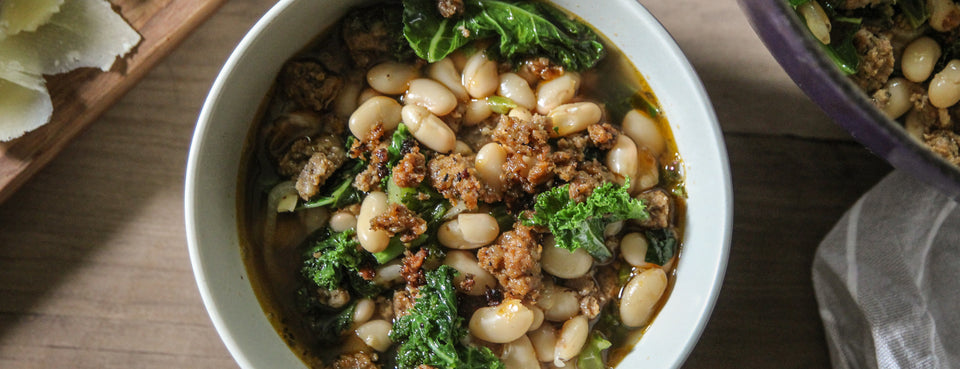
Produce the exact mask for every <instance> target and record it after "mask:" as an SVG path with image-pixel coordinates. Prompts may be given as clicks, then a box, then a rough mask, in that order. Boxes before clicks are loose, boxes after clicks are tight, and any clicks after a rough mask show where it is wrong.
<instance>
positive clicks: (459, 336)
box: [390, 265, 504, 369]
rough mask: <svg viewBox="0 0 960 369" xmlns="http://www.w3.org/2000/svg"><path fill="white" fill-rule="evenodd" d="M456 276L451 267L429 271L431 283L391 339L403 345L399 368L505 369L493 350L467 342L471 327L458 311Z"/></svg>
mask: <svg viewBox="0 0 960 369" xmlns="http://www.w3.org/2000/svg"><path fill="white" fill-rule="evenodd" d="M456 273H457V272H456V270H455V269H453V268H452V267H450V266H447V265H442V266H440V267H439V268H438V269H436V270H433V271H428V272H427V273H426V275H425V279H426V282H427V283H426V285H424V286H421V287H420V292H419V293H418V297H417V300H416V302H414V304H413V307H412V308H410V309H409V310H407V312H408V314H407V315H404V316H402V317H400V318H398V319H397V320H396V322H395V323H394V324H393V329H392V330H391V331H390V339H391V340H393V341H394V342H398V343H399V347H398V348H397V356H396V360H397V368H400V369H409V368H416V367H418V366H420V365H423V364H426V365H430V366H433V367H435V368H455V369H503V367H504V365H503V362H501V361H500V360H499V359H498V358H497V356H496V355H494V354H493V352H492V351H491V350H490V349H489V348H486V347H478V346H471V345H468V344H465V343H463V338H464V337H466V335H467V328H466V326H465V323H464V318H463V317H461V316H460V315H459V314H458V312H457V295H456V289H455V287H454V285H453V277H454V275H455V274H456Z"/></svg>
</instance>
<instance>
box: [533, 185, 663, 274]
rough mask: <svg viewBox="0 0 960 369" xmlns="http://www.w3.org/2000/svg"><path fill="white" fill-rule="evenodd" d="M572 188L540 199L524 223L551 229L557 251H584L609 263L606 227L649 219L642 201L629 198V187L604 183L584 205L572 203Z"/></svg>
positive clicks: (551, 193)
mask: <svg viewBox="0 0 960 369" xmlns="http://www.w3.org/2000/svg"><path fill="white" fill-rule="evenodd" d="M569 187H570V185H564V186H561V187H555V188H553V189H551V190H549V191H546V192H543V193H541V194H540V195H537V201H536V203H535V204H534V207H533V210H534V214H533V216H531V217H530V218H525V219H523V223H524V224H526V225H536V226H546V227H548V228H549V229H550V233H552V234H553V236H554V239H555V240H556V242H557V247H561V248H564V249H567V250H570V251H573V250H576V249H578V248H584V249H586V250H587V252H588V253H590V255H592V256H593V257H594V258H595V259H597V260H600V261H606V260H608V259H610V258H611V257H612V256H613V254H612V253H611V252H610V249H608V248H607V246H606V244H604V237H603V231H604V229H605V228H606V227H607V225H608V224H610V223H613V222H616V221H620V220H624V219H647V218H649V216H650V215H649V214H648V213H647V211H646V207H645V206H644V205H643V203H642V202H640V200H637V199H634V198H632V197H630V194H629V193H628V192H627V187H626V186H617V185H614V184H613V183H609V182H608V183H604V184H602V185H600V187H597V188H596V189H594V190H593V193H591V194H590V196H589V197H587V200H586V201H584V202H576V201H574V200H572V199H570V195H569V190H568V188H569Z"/></svg>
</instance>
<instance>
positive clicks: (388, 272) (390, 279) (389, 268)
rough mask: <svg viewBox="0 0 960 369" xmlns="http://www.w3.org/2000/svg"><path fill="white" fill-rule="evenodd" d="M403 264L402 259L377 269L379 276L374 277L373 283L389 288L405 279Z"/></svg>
mask: <svg viewBox="0 0 960 369" xmlns="http://www.w3.org/2000/svg"><path fill="white" fill-rule="evenodd" d="M401 271H403V264H402V263H401V261H400V259H394V260H393V261H390V262H389V263H387V264H385V265H383V266H381V267H379V268H377V275H376V276H374V277H373V283H374V284H376V285H379V286H384V287H389V286H391V285H393V284H394V283H397V282H400V281H401V280H402V279H403V274H402V273H400V272H401Z"/></svg>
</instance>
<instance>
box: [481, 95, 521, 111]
mask: <svg viewBox="0 0 960 369" xmlns="http://www.w3.org/2000/svg"><path fill="white" fill-rule="evenodd" d="M487 106H489V107H490V110H492V111H493V112H494V113H499V114H507V113H509V112H510V109H513V108H516V107H517V103H516V102H514V101H513V100H511V99H510V98H508V97H503V96H496V95H494V96H487Z"/></svg>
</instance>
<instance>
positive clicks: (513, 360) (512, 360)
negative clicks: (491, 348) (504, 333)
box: [500, 336, 540, 369]
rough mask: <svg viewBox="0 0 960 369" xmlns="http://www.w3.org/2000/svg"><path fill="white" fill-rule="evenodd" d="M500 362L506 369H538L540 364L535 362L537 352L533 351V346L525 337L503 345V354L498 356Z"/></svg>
mask: <svg viewBox="0 0 960 369" xmlns="http://www.w3.org/2000/svg"><path fill="white" fill-rule="evenodd" d="M500 360H501V361H503V365H504V367H505V368H506V369H531V368H539V367H540V362H539V361H538V360H537V352H536V351H535V350H534V349H533V344H532V343H530V339H529V338H527V336H520V338H518V339H517V340H515V341H513V342H510V343H508V344H505V345H503V352H502V353H501V354H500Z"/></svg>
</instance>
